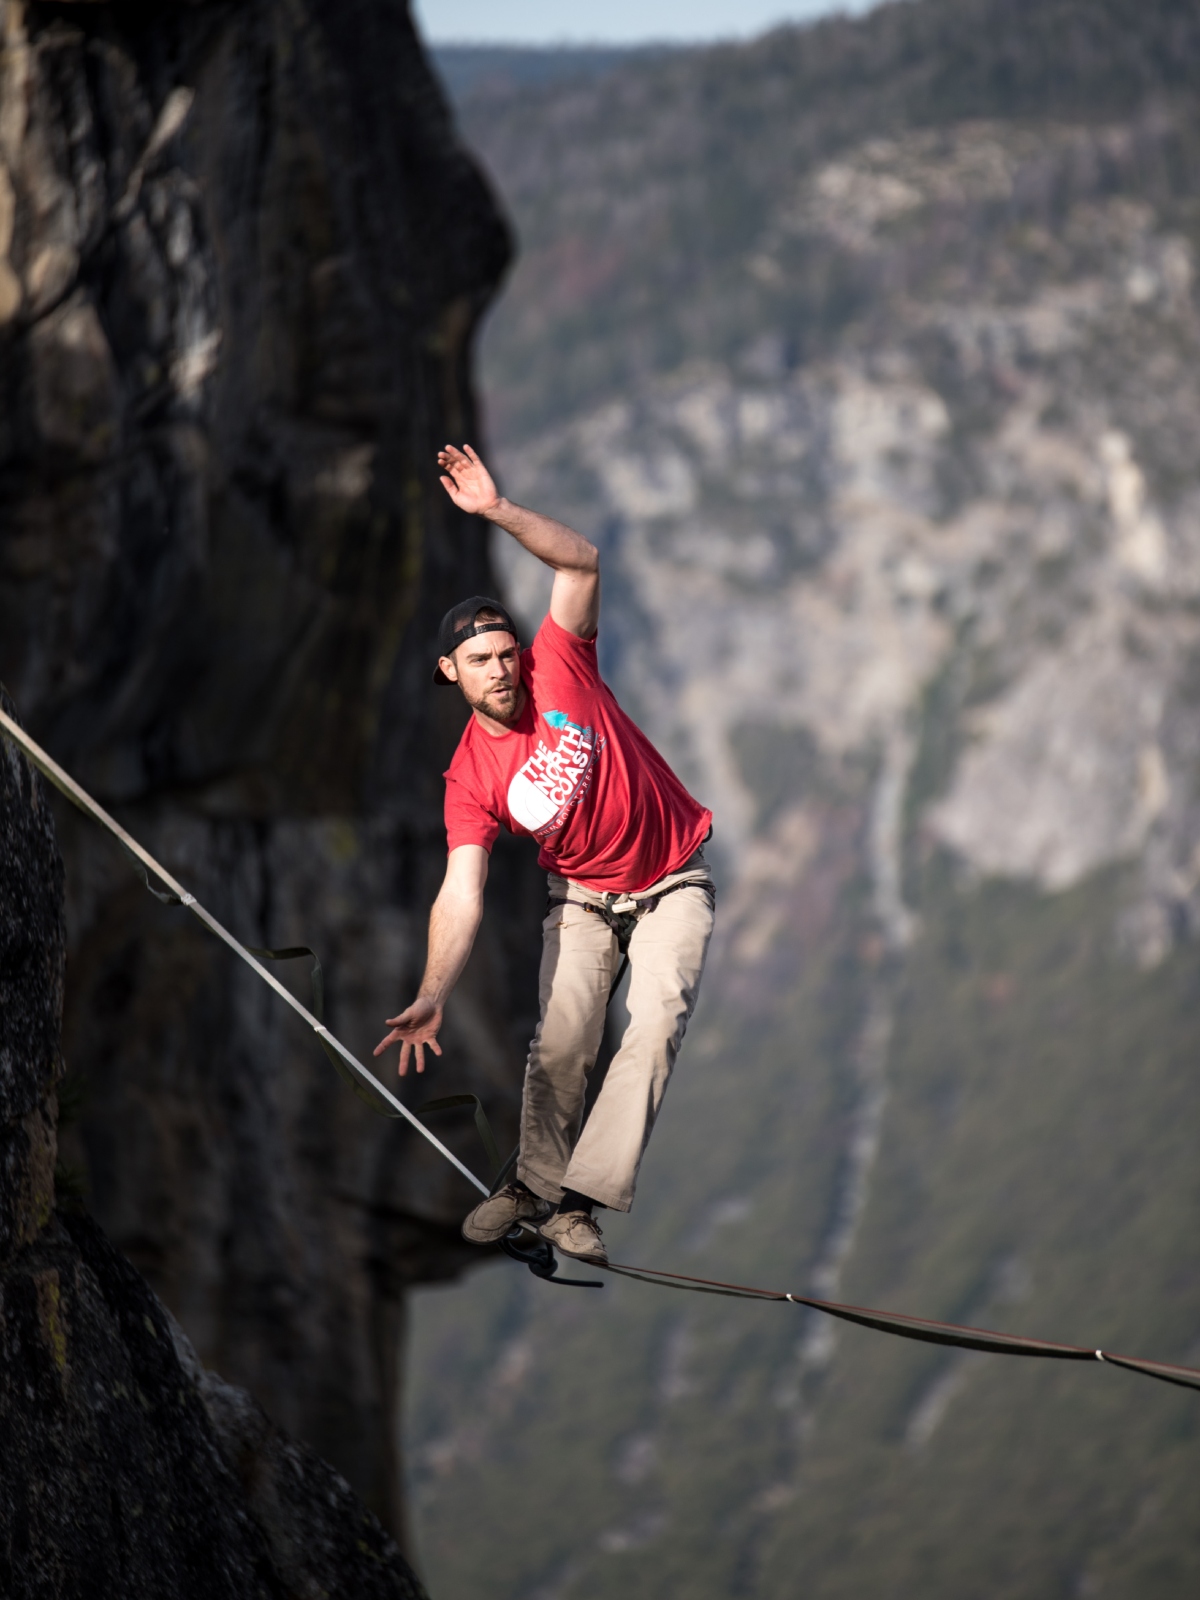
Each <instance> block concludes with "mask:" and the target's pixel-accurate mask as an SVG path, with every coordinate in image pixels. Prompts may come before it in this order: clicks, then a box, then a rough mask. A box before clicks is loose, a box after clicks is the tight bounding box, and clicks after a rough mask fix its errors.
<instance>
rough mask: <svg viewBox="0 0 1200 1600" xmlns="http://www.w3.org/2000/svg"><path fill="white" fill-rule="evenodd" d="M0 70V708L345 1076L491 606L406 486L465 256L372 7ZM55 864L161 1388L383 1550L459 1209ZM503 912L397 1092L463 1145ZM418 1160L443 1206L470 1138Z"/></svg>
mask: <svg viewBox="0 0 1200 1600" xmlns="http://www.w3.org/2000/svg"><path fill="white" fill-rule="evenodd" d="M0 51H2V53H0V504H2V505H3V517H2V520H0V677H2V678H3V679H4V681H6V682H7V684H8V686H9V688H10V689H11V691H12V693H13V696H14V699H15V701H16V703H17V705H18V706H19V708H20V711H21V715H22V717H23V718H24V719H25V721H26V723H27V725H28V726H29V727H30V729H31V731H32V732H33V733H34V734H35V736H36V737H38V738H39V739H41V740H42V741H43V742H44V743H45V744H46V745H47V746H48V748H49V749H50V750H51V751H52V752H53V753H54V755H55V756H56V757H57V758H58V759H60V760H61V761H62V762H63V763H64V764H65V765H67V766H68V767H69V768H70V769H71V770H72V771H73V772H74V773H75V774H76V775H77V776H78V777H79V778H80V780H81V781H82V782H83V783H84V784H85V785H87V786H88V787H89V788H90V789H91V790H92V791H93V792H94V793H95V794H96V795H97V796H98V797H99V798H100V799H101V800H102V801H103V802H104V803H105V804H107V805H109V806H110V807H113V808H115V809H116V810H117V811H118V812H119V814H120V815H121V817H122V819H123V820H124V821H125V822H126V823H127V825H128V826H130V827H131V829H132V830H133V831H134V832H135V833H136V834H137V835H138V836H139V837H140V838H142V839H143V840H144V842H145V843H146V844H147V845H148V846H149V847H150V848H151V849H152V850H154V851H155V852H156V853H157V854H159V856H160V858H161V859H162V860H164V862H166V863H167V864H168V865H169V867H170V868H171V869H172V870H173V871H174V872H176V873H177V874H178V875H179V876H180V877H181V878H182V879H183V881H184V882H185V883H186V884H187V885H188V887H189V888H191V889H192V890H193V892H195V893H196V894H197V895H198V896H199V897H200V898H201V900H202V901H204V903H205V904H207V905H208V906H209V907H210V908H211V909H212V910H213V912H214V913H215V914H216V915H217V916H218V917H220V918H221V919H222V920H223V921H224V922H226V924H227V925H228V926H230V927H231V928H232V929H233V930H234V931H235V932H236V933H237V934H238V935H239V936H240V937H242V938H243V939H244V940H246V941H247V942H249V943H252V944H268V945H276V946H278V945H284V944H294V943H306V944H307V943H311V944H312V945H313V946H315V947H316V948H317V949H318V950H319V952H320V954H321V957H322V959H323V961H324V963H325V967H326V972H327V979H328V1012H327V1014H328V1020H329V1021H330V1024H331V1026H332V1027H333V1028H334V1029H335V1030H336V1031H338V1032H339V1033H340V1034H341V1035H342V1036H344V1037H345V1038H346V1040H347V1042H348V1043H349V1044H350V1045H351V1047H352V1048H354V1049H355V1050H356V1052H357V1053H358V1054H360V1055H367V1054H368V1053H369V1050H370V1047H371V1046H372V1045H373V1044H374V1042H375V1040H376V1039H377V1038H378V1037H379V1035H380V1033H381V1032H382V1027H381V1023H382V1019H383V1018H384V1016H385V1015H388V1014H390V1013H391V1012H393V1011H394V1010H395V1009H396V1008H397V1006H398V1005H400V1004H403V1003H405V1001H406V999H407V998H408V997H409V996H410V995H411V992H412V990H413V988H414V986H415V983H416V980H417V977H418V973H419V966H420V962H421V959H422V945H423V924H424V916H425V909H426V907H427V904H428V901H429V899H430V898H431V897H432V894H433V892H434V889H435V887H436V882H437V879H438V877H439V875H440V870H441V861H442V859H443V855H444V836H443V834H442V832H441V820H440V777H439V774H440V772H441V770H442V769H443V768H444V766H445V765H446V761H447V759H448V756H449V753H450V751H451V749H452V747H453V741H454V739H455V737H456V734H457V730H458V727H459V725H460V722H459V719H460V717H461V709H460V706H459V704H458V702H457V700H456V699H454V698H452V697H450V696H438V695H436V694H435V693H434V692H433V691H432V689H431V687H430V685H429V663H428V659H427V657H428V641H429V639H430V638H431V637H432V633H433V630H434V627H435V624H436V619H437V617H438V616H439V615H440V613H441V612H442V610H443V609H444V608H445V607H446V606H447V605H448V604H449V603H450V602H451V600H452V599H454V598H455V597H457V596H458V595H459V594H461V593H464V592H465V593H470V592H472V591H478V590H481V589H482V590H486V589H487V588H488V587H489V586H490V584H491V581H492V580H491V576H490V573H489V569H488V564H487V554H486V545H485V541H484V538H483V536H482V533H481V531H480V529H479V528H478V527H476V526H475V525H474V524H473V523H472V522H471V521H469V520H468V519H465V518H462V517H460V516H459V515H458V514H457V513H456V512H455V511H454V509H453V507H452V506H450V505H449V503H448V502H447V501H446V500H445V497H444V496H443V494H442V491H441V489H440V488H439V487H438V484H437V481H436V476H435V474H434V471H433V470H432V468H433V453H434V450H435V449H436V447H437V446H438V445H439V444H441V443H442V442H443V441H444V439H445V438H447V437H452V438H460V437H463V436H470V435H471V434H472V433H473V431H474V426H475V421H474V417H473V413H472V408H471V398H470V390H469V385H468V361H469V349H470V340H471V335H472V331H473V328H474V325H475V322H476V319H477V317H478V315H479V313H480V311H481V310H482V308H483V306H484V305H485V304H486V302H487V300H488V297H489V296H490V294H491V293H492V292H493V290H494V288H495V285H496V283H497V282H498V280H499V278H500V276H501V274H502V272H503V269H504V266H505V263H506V260H507V254H508V240H507V236H506V233H505V230H504V226H503V224H502V222H501V221H500V219H499V216H498V214H497V212H496V210H495V207H494V205H493V203H492V201H491V199H490V197H489V195H488V192H487V190H486V188H485V186H484V184H483V182H482V181H481V179H480V178H479V176H478V174H477V172H476V170H475V168H474V167H473V166H472V165H471V163H470V161H469V160H468V159H467V157H466V156H465V155H464V153H463V151H462V150H461V148H460V147H459V145H458V143H457V142H456V139H455V135H454V132H453V128H452V126H451V123H450V120H449V117H448V114H447V112H446V110H445V108H444V106H443V103H442V101H441V99H440V97H439V94H438V91H437V89H436V87H435V85H434V83H433V80H432V79H431V77H430V75H429V73H428V70H427V68H426V65H425V62H424V60H423V58H422V56H421V53H420V50H419V47H418V45H417V43H416V40H415V37H414V34H413V32H412V28H411V24H410V21H409V18H408V13H407V8H406V7H405V6H404V5H403V4H401V3H399V0H371V3H366V0H336V3H334V0H294V3H284V0H248V3H242V4H237V5H232V4H221V3H211V4H205V3H199V4H189V5H174V4H149V3H146V4H132V3H130V4H111V5H98V4H89V5H74V4H62V5H37V4H20V3H17V0H5V3H2V4H0ZM60 836H61V839H62V844H63V852H64V856H65V859H66V864H67V939H68V949H69V958H70V963H71V984H70V989H69V994H68V1000H67V1012H66V1031H65V1050H66V1060H67V1063H68V1073H69V1082H70V1083H71V1086H72V1090H73V1092H74V1093H76V1096H77V1098H78V1099H79V1100H80V1101H81V1106H82V1111H81V1116H80V1120H79V1122H78V1124H77V1126H76V1127H75V1128H73V1129H72V1130H71V1133H70V1134H69V1135H68V1136H67V1139H66V1144H65V1153H66V1157H67V1160H68V1163H74V1164H76V1165H79V1166H81V1167H83V1168H84V1169H85V1178H86V1183H87V1187H88V1192H89V1204H90V1207H91V1209H92V1211H93V1212H94V1214H95V1215H96V1217H97V1218H98V1219H99V1221H100V1222H101V1223H102V1224H103V1226H104V1227H105V1229H106V1230H107V1232H108V1233H109V1234H110V1236H111V1237H112V1238H113V1240H114V1242H115V1243H116V1244H117V1246H118V1247H119V1248H120V1249H121V1250H122V1251H123V1252H124V1253H125V1254H126V1255H127V1256H129V1257H130V1258H131V1259H132V1260H133V1262H134V1263H135V1265H136V1266H137V1267H138V1268H140V1269H141V1271H142V1272H144V1273H145V1274H146V1276H147V1277H148V1278H149V1280H150V1282H151V1284H152V1285H153V1287H154V1289H155V1290H156V1291H157V1292H158V1293H160V1294H161V1295H162V1297H163V1299H164V1300H165V1301H166V1302H167V1304H168V1305H169V1306H170V1307H171V1309H172V1311H173V1312H174V1313H175V1314H176V1315H177V1316H178V1317H179V1319H180V1321H181V1323H182V1324H183V1326H184V1328H185V1329H186V1331H187V1333H188V1335H189V1337H190V1338H191V1340H192V1341H193V1342H194V1344H195V1346H196V1349H197V1350H198V1352H199V1354H200V1356H201V1358H202V1359H203V1361H204V1362H205V1363H206V1364H207V1365H212V1366H215V1367H217V1368H218V1369H219V1370H220V1371H222V1372H223V1373H226V1374H227V1375H228V1376H229V1377H230V1378H231V1379H233V1380H236V1381H237V1382H239V1383H241V1384H244V1385H245V1386H246V1387H247V1388H249V1389H250V1390H251V1391H252V1393H253V1394H254V1395H255V1396H256V1398H257V1399H258V1400H260V1401H261V1402H262V1403H263V1404H264V1405H265V1406H266V1408H267V1409H268V1411H269V1412H270V1413H271V1415H272V1416H274V1417H276V1418H277V1419H278V1420H279V1421H280V1423H281V1424H283V1425H284V1426H285V1427H286V1428H287V1429H288V1430H289V1432H291V1433H294V1434H296V1435H297V1436H299V1437H301V1438H303V1439H304V1440H306V1441H307V1443H309V1444H310V1445H312V1446H313V1447H314V1448H315V1449H316V1450H318V1451H319V1453H320V1454H321V1455H322V1456H324V1457H326V1458H328V1459H329V1460H331V1461H332V1462H334V1463H335V1464H336V1465H337V1466H338V1467H339V1468H340V1469H341V1470H342V1471H344V1472H345V1473H346V1475H347V1476H348V1477H349V1478H350V1479H351V1480H352V1482H353V1483H354V1485H355V1487H356V1488H357V1489H358V1490H359V1491H360V1492H361V1493H362V1494H363V1495H364V1497H365V1498H366V1499H367V1501H368V1503H369V1504H370V1505H371V1506H372V1508H373V1509H374V1510H376V1511H377V1512H378V1513H379V1514H380V1515H381V1516H382V1517H383V1518H384V1520H385V1522H388V1523H389V1524H390V1525H391V1526H392V1527H394V1528H395V1527H398V1526H399V1522H400V1516H399V1479H398V1469H397V1447H396V1431H397V1429H396V1418H397V1406H398V1383H399V1377H398V1373H399V1360H400V1355H401V1350H402V1336H403V1292H404V1289H405V1286H406V1285H407V1284H410V1283H412V1282H415V1281H422V1280H426V1279H429V1278H435V1277H440V1276H448V1275H452V1274H453V1273H455V1272H456V1271H458V1270H460V1269H461V1268H462V1266H463V1265H464V1264H465V1262H466V1261H467V1259H468V1253H467V1251H466V1247H465V1246H463V1244H462V1243H461V1240H460V1239H459V1237H458V1222H459V1219H460V1218H461V1216H462V1214H463V1213H464V1211H465V1210H466V1209H467V1206H468V1205H469V1203H470V1194H471V1191H470V1190H469V1189H468V1188H467V1186H466V1185H465V1184H464V1183H463V1182H462V1180H460V1179H459V1178H457V1177H456V1176H455V1175H454V1174H453V1172H452V1171H451V1170H450V1169H449V1168H447V1167H446V1166H445V1165H444V1164H442V1163H440V1162H439V1160H438V1158H437V1157H436V1156H434V1155H433V1153H432V1152H430V1151H428V1150H427V1149H426V1148H425V1147H424V1146H423V1145H422V1143H421V1141H419V1140H417V1139H415V1138H414V1136H412V1135H410V1134H409V1133H408V1132H406V1131H405V1130H404V1129H403V1128H402V1127H397V1126H396V1125H395V1124H394V1123H391V1122H387V1121H384V1120H382V1119H378V1118H375V1117H373V1116H372V1114H371V1113H370V1112H369V1111H368V1110H367V1109H366V1108H364V1107H363V1106H362V1105H361V1104H360V1103H359V1102H358V1101H357V1100H356V1099H355V1098H354V1097H353V1096H352V1095H350V1094H349V1093H348V1092H347V1091H346V1089H345V1088H344V1087H343V1085H342V1084H341V1083H340V1082H339V1080H338V1079H337V1078H336V1077H335V1076H334V1075H333V1073H332V1072H331V1070H330V1068H329V1067H328V1065H327V1063H326V1062H325V1060H324V1058H323V1056H322V1055H321V1053H320V1051H319V1050H317V1049H315V1048H314V1047H313V1044H312V1042H311V1040H310V1038H309V1037H308V1036H307V1035H306V1034H305V1032H304V1030H303V1029H302V1028H300V1027H299V1026H298V1025H297V1024H296V1023H295V1021H294V1019H292V1018H290V1017H289V1016H288V1015H287V1014H286V1013H285V1011H284V1010H283V1008H282V1007H281V1006H280V1005H279V1004H278V1002H277V1001H275V1000H273V999H272V997H271V996H270V995H269V994H268V993H267V992H266V991H265V990H264V989H263V988H262V986H261V985H260V984H259V983H258V981H257V980H256V979H255V978H254V977H253V976H252V975H251V974H249V973H247V972H245V971H242V970H238V969H237V967H236V964H235V963H234V962H232V961H231V960H230V959H229V957H228V956H227V954H226V952H225V951H224V950H223V949H222V948H221V947H220V946H219V945H218V944H216V942H215V941H212V940H209V939H208V938H207V936H206V935H205V934H203V933H202V931H200V930H199V929H198V928H197V927H196V926H195V925H194V923H193V922H192V920H191V919H190V918H189V917H188V916H187V915H186V913H183V912H180V911H178V910H174V911H172V910H167V909H164V908H162V907H160V906H158V905H156V904H155V903H154V902H153V901H151V900H150V899H149V897H148V896H146V894H145V892H144V890H143V889H142V888H141V887H140V886H139V885H138V883H137V882H136V880H135V879H134V878H133V877H132V876H131V874H130V873H129V871H128V866H127V864H126V863H125V862H124V860H123V858H122V857H121V856H120V855H119V854H118V853H117V852H116V850H115V849H114V848H113V847H112V846H111V844H110V842H109V841H107V840H106V839H104V838H103V836H101V835H100V834H99V833H98V832H97V831H96V830H95V829H94V828H92V827H91V825H90V824H85V823H83V822H82V821H81V820H80V819H78V818H77V817H75V816H74V815H70V816H66V815H64V816H62V817H61V818H60ZM538 894H539V885H538V882H537V877H536V874H535V873H534V872H533V870H532V862H531V860H530V859H529V858H528V857H525V856H521V855H519V854H514V855H511V856H506V855H504V854H503V853H502V852H501V853H499V854H498V856H497V858H496V862H495V866H494V869H493V890H492V894H491V903H492V906H493V907H494V908H495V910H493V911H492V912H491V913H490V920H489V921H488V923H487V924H486V925H485V928H484V930H483V933H482V935H481V939H480V942H479V948H478V950H477V952H476V955H475V957H474V958H473V962H472V965H471V968H470V969H469V971H468V974H467V977H466V979H465V981H464V984H463V986H462V988H461V991H460V993H459V995H458V997H457V998H456V1002H455V1009H454V1010H453V1012H452V1014H451V1015H450V1017H449V1018H448V1022H447V1028H446V1032H445V1034H444V1036H443V1040H444V1043H445V1046H446V1056H445V1059H444V1063H443V1064H439V1067H438V1072H437V1079H436V1082H435V1083H433V1084H432V1085H430V1084H429V1083H428V1082H427V1081H426V1080H416V1081H413V1080H410V1081H409V1083H408V1085H407V1092H408V1093H410V1094H411V1097H412V1099H413V1101H414V1103H420V1101H422V1100H423V1099H425V1098H428V1097H429V1096H431V1095H433V1094H438V1093H446V1092H452V1091H459V1090H467V1089H471V1090H475V1091H478V1092H479V1093H481V1094H482V1095H483V1096H484V1097H485V1098H486V1099H487V1101H488V1104H489V1109H490V1110H491V1112H492V1114H493V1119H494V1120H495V1121H496V1122H497V1124H498V1129H499V1132H500V1134H501V1135H502V1136H507V1135H509V1134H510V1133H511V1132H512V1129H513V1127H514V1126H515V1108H516V1098H517V1084H518V1081H519V1064H520V1055H521V1048H522V1043H523V1036H525V1037H527V1029H528V1018H526V1017H523V1016H520V1015H518V1014H517V1011H516V1009H515V1007H514V1001H513V998H512V997H513V996H514V994H516V995H522V996H523V995H529V996H532V994H533V993H534V987H533V984H532V983H531V982H528V981H525V980H526V974H524V973H522V972H514V971H513V970H511V963H512V960H513V959H514V958H513V956H512V954H511V952H512V951H514V950H524V949H526V948H528V949H529V950H531V951H533V952H534V953H536V946H535V945H534V944H533V943H532V942H531V941H526V940H525V939H523V938H519V937H515V935H516V934H518V933H519V932H520V931H521V930H523V929H524V928H525V927H526V926H528V927H529V929H530V931H531V932H532V930H533V928H534V927H535V923H536V916H537V913H538ZM291 970H292V971H293V972H294V973H296V981H297V982H300V983H302V982H303V977H302V972H301V970H300V969H298V968H293V969H291ZM381 1070H388V1071H394V1066H392V1065H390V1064H389V1066H388V1068H387V1069H384V1068H381ZM37 1115H38V1114H37V1112H36V1109H35V1106H34V1103H33V1102H31V1104H30V1105H29V1106H24V1107H20V1108H14V1109H13V1111H12V1117H13V1118H16V1119H20V1118H28V1117H31V1116H32V1117H33V1118H34V1125H31V1126H30V1127H27V1128H26V1130H25V1132H24V1133H23V1134H22V1135H21V1136H20V1137H22V1138H25V1139H26V1140H27V1141H30V1140H32V1141H34V1142H36V1138H37V1137H39V1135H38V1132H37V1125H36V1124H37ZM438 1131H439V1133H444V1134H445V1136H446V1137H448V1138H450V1139H452V1140H455V1139H457V1140H461V1143H460V1146H459V1148H460V1149H461V1152H462V1154H463V1155H464V1157H465V1158H467V1159H468V1160H470V1161H472V1162H475V1163H478V1160H479V1158H478V1156H477V1154H476V1151H475V1149H474V1146H473V1144H472V1142H471V1141H472V1139H473V1135H472V1133H471V1128H470V1123H469V1119H466V1118H464V1119H463V1122H462V1124H460V1125H459V1126H455V1124H454V1120H453V1118H444V1119H441V1121H440V1123H439V1128H438ZM13 1137H14V1138H15V1137H17V1135H14V1136H13ZM47 1159H48V1157H47ZM43 1165H44V1163H43ZM27 1170H30V1171H32V1170H33V1168H31V1167H28V1163H27ZM39 1170H40V1169H39ZM32 1203H33V1202H32V1201H31V1202H30V1204H32ZM14 1226H16V1224H14Z"/></svg>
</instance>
